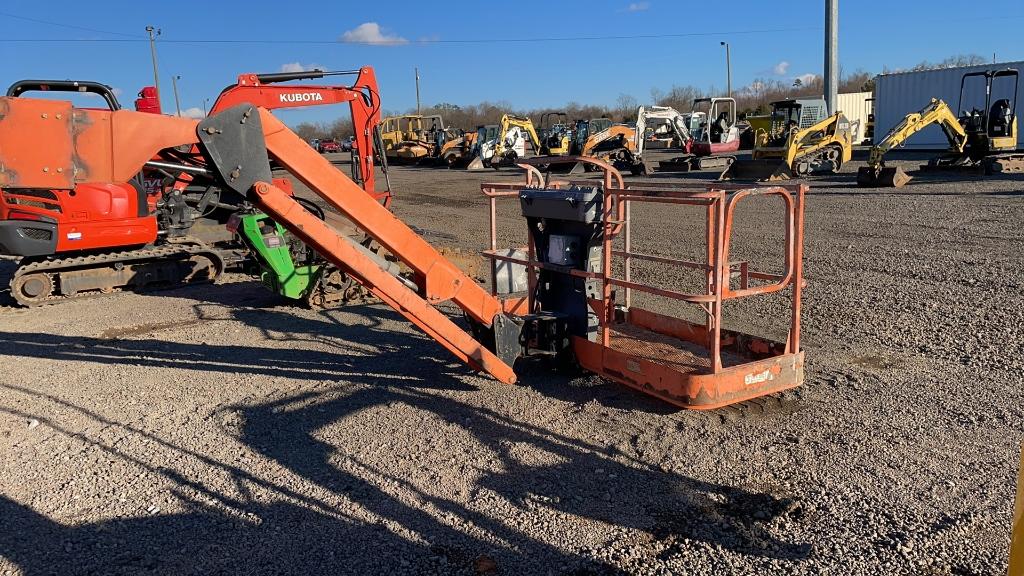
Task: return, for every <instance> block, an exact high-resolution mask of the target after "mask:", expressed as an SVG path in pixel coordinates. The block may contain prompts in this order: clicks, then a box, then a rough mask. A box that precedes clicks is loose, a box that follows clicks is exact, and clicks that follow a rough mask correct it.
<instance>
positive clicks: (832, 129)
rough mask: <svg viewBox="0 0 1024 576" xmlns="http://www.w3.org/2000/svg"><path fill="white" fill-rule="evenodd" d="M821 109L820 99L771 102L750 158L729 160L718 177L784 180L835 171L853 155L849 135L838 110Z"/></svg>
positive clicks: (844, 120) (846, 124)
mask: <svg viewBox="0 0 1024 576" xmlns="http://www.w3.org/2000/svg"><path fill="white" fill-rule="evenodd" d="M824 112H825V102H824V100H823V99H814V100H780V101H778V102H773V103H772V114H771V127H770V128H769V130H768V131H767V132H764V131H761V130H759V131H758V132H757V133H756V134H755V136H754V150H753V151H752V152H751V160H737V161H735V162H733V163H732V165H730V166H729V168H728V169H727V170H726V171H725V172H724V173H722V176H721V178H722V179H723V180H731V179H738V180H788V179H789V178H794V177H800V176H807V175H810V174H826V173H834V172H838V171H839V168H840V167H841V166H842V165H843V164H844V163H846V162H849V161H850V158H851V157H852V156H853V134H852V132H851V130H850V122H849V120H847V119H846V116H844V115H843V113H842V112H836V113H835V114H833V115H831V116H827V117H823V116H824Z"/></svg>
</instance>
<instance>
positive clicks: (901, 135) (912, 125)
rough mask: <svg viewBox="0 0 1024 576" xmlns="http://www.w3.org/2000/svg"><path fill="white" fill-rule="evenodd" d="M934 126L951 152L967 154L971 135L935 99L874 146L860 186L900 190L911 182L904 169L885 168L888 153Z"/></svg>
mask: <svg viewBox="0 0 1024 576" xmlns="http://www.w3.org/2000/svg"><path fill="white" fill-rule="evenodd" d="M932 124H938V125H939V126H941V127H942V132H943V134H945V135H946V139H947V140H948V141H949V151H950V152H953V153H955V154H962V153H963V151H964V147H965V146H966V145H967V132H965V131H964V128H963V126H961V125H960V122H959V120H957V117H956V114H954V113H953V110H951V109H950V107H949V105H948V104H946V103H945V102H944V101H942V100H939V99H938V98H932V99H931V102H929V103H928V105H927V106H925V107H924V108H922V109H921V110H919V111H917V112H911V113H910V114H907V115H906V116H905V117H904V118H903V120H902V121H900V123H899V124H897V125H895V126H893V127H892V129H891V130H889V132H888V133H887V134H886V135H885V137H884V138H882V140H881V141H880V142H879V143H878V144H875V145H874V146H872V147H871V153H870V154H869V156H868V165H867V166H864V167H862V168H860V169H859V170H857V185H858V186H862V187H870V188H873V187H884V188H900V187H902V186H904V185H906V184H907V183H908V182H910V180H911V177H910V175H908V174H907V173H906V172H904V171H903V169H901V168H899V167H898V166H886V165H885V154H886V153H887V152H888V151H889V150H892V149H893V148H896V147H898V146H902V145H903V143H904V142H906V141H907V139H908V138H910V137H911V136H913V135H914V134H917V133H918V132H920V131H921V130H924V129H925V128H927V127H928V126H931V125H932Z"/></svg>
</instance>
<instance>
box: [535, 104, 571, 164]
mask: <svg viewBox="0 0 1024 576" xmlns="http://www.w3.org/2000/svg"><path fill="white" fill-rule="evenodd" d="M572 132H573V130H572V126H571V125H570V124H569V115H568V114H566V113H565V112H545V113H544V114H541V115H540V153H541V155H543V156H565V155H566V154H568V153H569V147H570V145H571V143H572Z"/></svg>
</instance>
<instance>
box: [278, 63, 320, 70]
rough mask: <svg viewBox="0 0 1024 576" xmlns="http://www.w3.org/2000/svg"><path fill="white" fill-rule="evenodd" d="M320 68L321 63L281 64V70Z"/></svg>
mask: <svg viewBox="0 0 1024 576" xmlns="http://www.w3.org/2000/svg"><path fill="white" fill-rule="evenodd" d="M318 68H320V65H319V64H303V63H301V62H288V63H286V64H281V72H309V71H310V70H316V69H318Z"/></svg>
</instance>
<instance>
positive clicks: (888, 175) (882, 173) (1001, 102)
mask: <svg viewBox="0 0 1024 576" xmlns="http://www.w3.org/2000/svg"><path fill="white" fill-rule="evenodd" d="M975 78H978V79H980V80H981V81H982V82H983V83H984V103H983V104H982V107H981V108H975V107H973V106H972V107H971V110H967V108H966V103H965V102H964V92H965V89H966V87H967V83H968V82H969V81H971V80H972V79H975ZM1000 78H1006V79H1007V80H1008V81H1010V82H1012V87H1013V90H1012V92H1013V98H1012V100H1011V99H1010V98H999V99H997V100H995V102H993V101H992V98H993V88H994V84H995V82H997V81H998V80H999V79H1000ZM1018 86H1019V72H1018V71H1017V70H1016V69H1013V68H1008V69H1005V70H992V71H983V72H971V73H968V74H964V75H963V77H962V78H961V79H960V103H959V105H958V108H959V109H960V115H959V117H957V116H956V115H954V114H953V111H952V110H951V109H950V108H949V106H948V105H947V104H946V103H945V102H943V101H942V100H938V99H935V98H932V100H931V102H929V103H928V105H927V106H925V107H924V108H922V109H921V110H920V111H918V112H912V113H910V114H907V115H906V117H904V118H903V120H902V121H901V122H900V123H899V124H897V125H896V126H893V128H892V129H891V130H889V132H888V133H887V134H886V135H885V138H883V139H882V140H881V141H880V142H879V143H878V144H877V145H875V146H874V147H872V148H871V154H870V157H869V158H868V165H867V166H866V167H863V168H861V169H860V170H858V172H857V184H858V185H860V186H883V187H894V188H899V187H901V186H903V185H905V184H906V183H907V182H909V181H910V180H911V177H910V176H909V175H907V174H906V172H904V171H903V170H902V169H901V168H899V167H889V166H886V165H885V153H886V152H888V151H889V150H891V149H893V148H895V147H897V146H901V145H903V143H904V142H906V140H907V139H908V138H910V137H911V136H913V135H914V134H916V133H917V132H919V131H921V130H923V129H924V128H926V127H928V126H930V125H932V124H938V125H939V126H940V127H941V128H942V132H943V134H945V136H946V140H947V141H948V142H949V148H948V149H947V150H946V152H945V153H944V154H943V155H941V156H939V157H937V158H934V159H932V160H931V161H930V162H929V163H928V165H927V166H922V167H921V168H922V169H925V170H939V169H964V168H967V169H971V170H981V171H983V172H984V173H985V174H993V173H1000V172H1022V171H1024V154H1014V153H1013V151H1015V150H1016V149H1017V114H1016V105H1017V89H1018Z"/></svg>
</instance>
